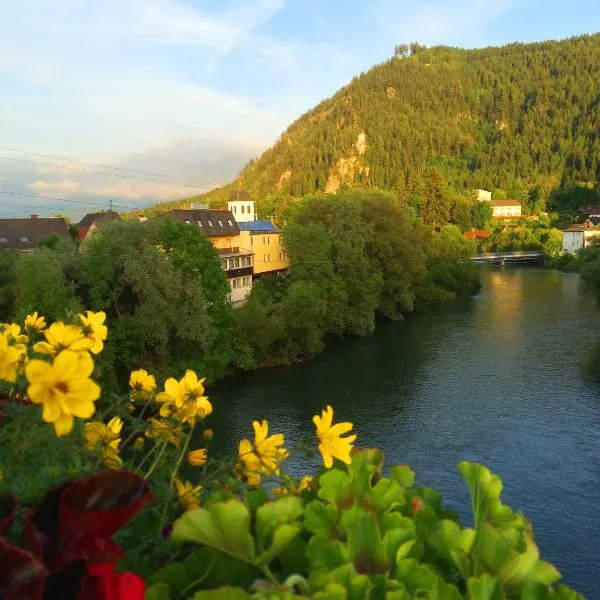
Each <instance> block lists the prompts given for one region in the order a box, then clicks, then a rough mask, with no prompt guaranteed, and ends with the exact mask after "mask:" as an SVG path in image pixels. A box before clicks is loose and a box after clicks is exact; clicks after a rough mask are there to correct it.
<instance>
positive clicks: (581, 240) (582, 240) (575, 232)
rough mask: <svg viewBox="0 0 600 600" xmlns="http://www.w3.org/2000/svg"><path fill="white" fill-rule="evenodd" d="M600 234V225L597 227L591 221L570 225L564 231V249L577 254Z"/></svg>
mask: <svg viewBox="0 0 600 600" xmlns="http://www.w3.org/2000/svg"><path fill="white" fill-rule="evenodd" d="M599 235H600V227H596V226H595V225H594V224H593V223H592V222H591V221H589V220H588V221H586V222H585V223H582V224H581V225H570V226H569V227H567V228H566V229H563V231H562V238H563V242H562V249H563V252H568V253H569V254H577V252H579V251H580V250H583V249H584V248H587V247H588V246H589V245H590V242H591V241H592V240H593V239H594V238H595V237H597V236H599Z"/></svg>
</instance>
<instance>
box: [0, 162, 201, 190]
mask: <svg viewBox="0 0 600 600" xmlns="http://www.w3.org/2000/svg"><path fill="white" fill-rule="evenodd" d="M0 160H12V161H14V162H18V163H26V164H29V165H38V166H40V167H53V168H55V169H65V170H67V171H77V172H79V173H88V174H89V175H108V176H109V177H120V178H121V179H137V180H139V181H147V182H152V183H162V184H163V185H164V184H167V183H170V184H171V185H173V183H175V182H172V181H165V180H164V179H162V180H161V179H147V178H145V177H137V176H135V175H122V174H121V173H108V172H106V171H93V170H91V169H78V168H77V167H67V166H66V165H57V164H54V163H43V162H37V161H34V160H26V159H24V158H14V157H13V156H0ZM177 185H180V186H181V187H188V188H192V189H196V190H198V189H201V188H209V187H210V185H208V184H207V185H204V186H198V185H191V184H189V183H177Z"/></svg>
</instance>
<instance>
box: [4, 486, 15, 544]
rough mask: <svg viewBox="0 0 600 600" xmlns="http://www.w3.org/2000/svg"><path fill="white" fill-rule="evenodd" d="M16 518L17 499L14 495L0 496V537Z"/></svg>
mask: <svg viewBox="0 0 600 600" xmlns="http://www.w3.org/2000/svg"><path fill="white" fill-rule="evenodd" d="M16 516H17V499H16V498H15V496H14V494H4V495H2V496H0V535H4V534H5V533H6V532H7V531H8V530H9V529H10V526H11V525H12V523H13V521H14V520H15V517H16Z"/></svg>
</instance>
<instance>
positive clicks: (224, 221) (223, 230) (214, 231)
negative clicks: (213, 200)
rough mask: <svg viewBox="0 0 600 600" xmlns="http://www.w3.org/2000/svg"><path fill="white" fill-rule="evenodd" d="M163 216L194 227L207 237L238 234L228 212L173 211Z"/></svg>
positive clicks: (231, 216) (236, 227)
mask: <svg viewBox="0 0 600 600" xmlns="http://www.w3.org/2000/svg"><path fill="white" fill-rule="evenodd" d="M164 216H165V217H167V218H169V219H171V220H172V221H179V222H180V223H188V224H190V225H195V226H196V227H197V228H198V229H199V230H200V231H201V232H202V233H204V235H206V236H208V237H218V236H221V235H237V234H238V233H239V232H240V230H239V227H238V224H237V223H236V221H235V218H234V217H233V215H232V214H231V211H229V210H202V209H200V210H192V209H175V210H170V211H169V212H167V213H165V215H164Z"/></svg>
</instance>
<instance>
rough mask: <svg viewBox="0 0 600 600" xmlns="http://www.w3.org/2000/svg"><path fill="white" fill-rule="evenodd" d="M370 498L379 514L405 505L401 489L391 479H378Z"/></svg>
mask: <svg viewBox="0 0 600 600" xmlns="http://www.w3.org/2000/svg"><path fill="white" fill-rule="evenodd" d="M370 496H371V498H372V500H373V502H374V503H375V506H376V507H377V510H378V511H379V512H380V513H386V512H388V511H390V510H392V509H393V508H396V507H398V506H402V505H404V503H405V500H404V494H403V491H402V487H401V486H400V484H398V483H396V482H395V481H394V480H393V479H380V480H379V481H378V482H377V483H376V484H375V486H374V487H373V489H372V490H371V494H370Z"/></svg>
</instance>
